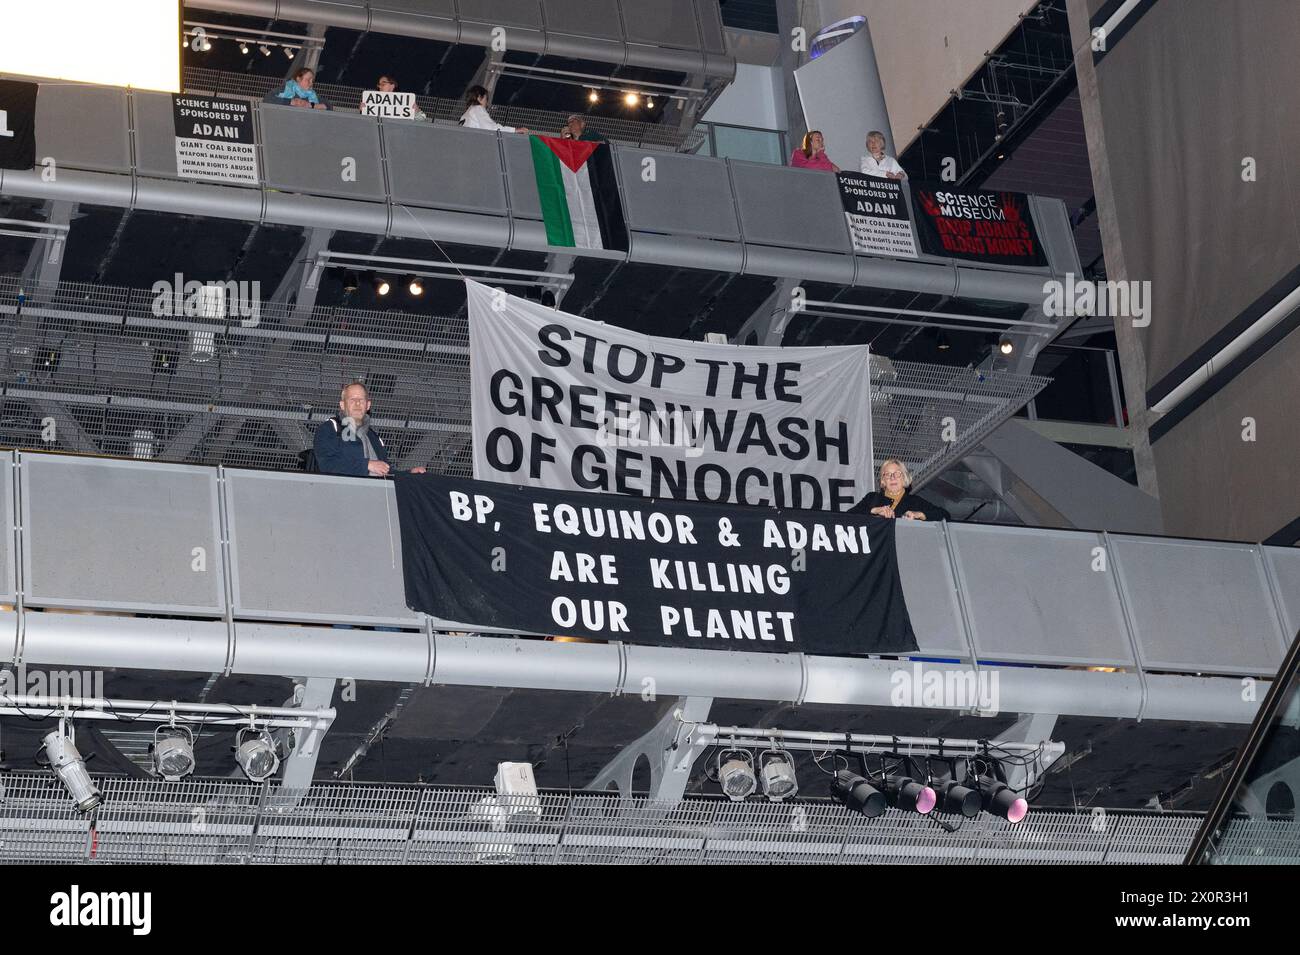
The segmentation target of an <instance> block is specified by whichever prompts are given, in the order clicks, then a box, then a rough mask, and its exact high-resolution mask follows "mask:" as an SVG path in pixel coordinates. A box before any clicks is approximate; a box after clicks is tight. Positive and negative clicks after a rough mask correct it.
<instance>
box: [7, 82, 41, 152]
mask: <svg viewBox="0 0 1300 955" xmlns="http://www.w3.org/2000/svg"><path fill="white" fill-rule="evenodd" d="M36 89H37V86H36V84H35V83H19V82H17V81H15V80H0V169H32V168H34V167H35V166H36Z"/></svg>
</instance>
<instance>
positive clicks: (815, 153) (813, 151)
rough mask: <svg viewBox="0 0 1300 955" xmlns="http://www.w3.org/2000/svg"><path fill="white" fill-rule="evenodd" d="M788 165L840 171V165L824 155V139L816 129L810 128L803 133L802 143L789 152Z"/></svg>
mask: <svg viewBox="0 0 1300 955" xmlns="http://www.w3.org/2000/svg"><path fill="white" fill-rule="evenodd" d="M790 165H791V166H797V167H798V168H800V169H823V170H825V171H826V172H839V171H840V167H839V166H837V165H835V163H833V162H831V159H830V157H829V156H827V155H826V139H825V137H823V136H822V134H821V131H820V130H817V129H810V130H808V132H807V133H805V134H804V137H803V145H801V146H799V147H798V148H796V149H795V151H794V152H793V153H791V154H790Z"/></svg>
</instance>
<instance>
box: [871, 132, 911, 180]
mask: <svg viewBox="0 0 1300 955" xmlns="http://www.w3.org/2000/svg"><path fill="white" fill-rule="evenodd" d="M862 171H863V172H864V173H866V174H867V175H868V176H880V177H882V178H884V179H897V180H899V181H902V180H904V179H906V178H907V173H905V172H903V167H902V166H900V165H899V164H898V160H897V159H895V158H894V157H893V156H886V155H885V134H884V133H882V132H881V131H880V130H878V129H873V130H872V131H871V132H869V133H867V154H866V155H865V156H863V157H862Z"/></svg>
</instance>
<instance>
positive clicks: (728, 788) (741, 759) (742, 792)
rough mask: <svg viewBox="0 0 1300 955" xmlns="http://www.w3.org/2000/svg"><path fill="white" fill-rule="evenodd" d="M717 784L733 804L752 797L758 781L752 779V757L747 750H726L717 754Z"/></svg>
mask: <svg viewBox="0 0 1300 955" xmlns="http://www.w3.org/2000/svg"><path fill="white" fill-rule="evenodd" d="M724 757H725V758H726V761H725V762H724V761H723V759H724ZM718 784H719V785H721V786H722V791H723V792H724V793H725V794H726V795H727V798H729V799H731V800H732V801H733V802H740V801H741V800H743V799H744V798H745V797H747V796H751V795H753V793H754V790H755V789H757V788H758V780H757V779H755V778H754V757H753V755H752V754H751V753H750V752H749V750H747V749H726V750H723V751H722V752H720V753H718Z"/></svg>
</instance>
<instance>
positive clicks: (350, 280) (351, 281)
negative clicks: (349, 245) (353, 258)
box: [343, 269, 361, 294]
mask: <svg viewBox="0 0 1300 955" xmlns="http://www.w3.org/2000/svg"><path fill="white" fill-rule="evenodd" d="M360 286H361V277H360V276H358V275H357V273H356V272H354V271H353V270H352V269H344V270H343V291H344V292H347V293H349V294H350V293H352V292H355V291H356V290H357V289H358V288H359V287H360Z"/></svg>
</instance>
